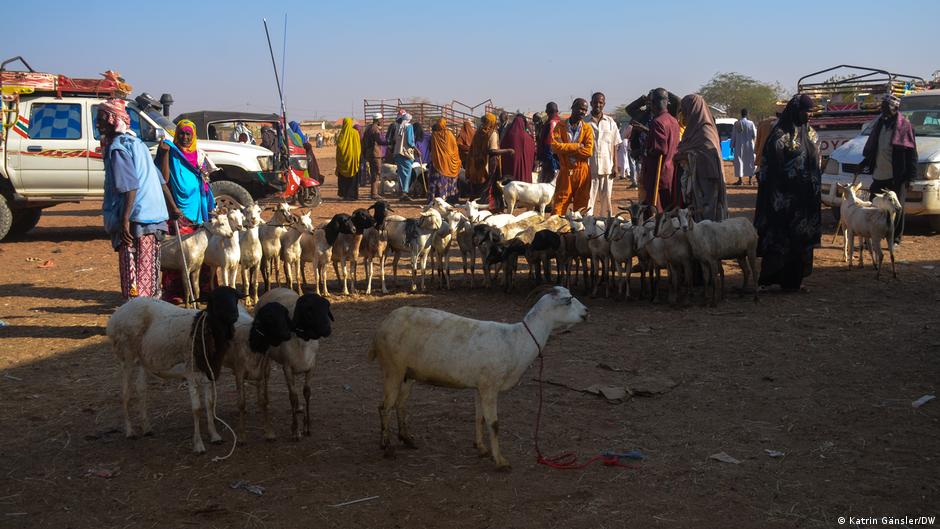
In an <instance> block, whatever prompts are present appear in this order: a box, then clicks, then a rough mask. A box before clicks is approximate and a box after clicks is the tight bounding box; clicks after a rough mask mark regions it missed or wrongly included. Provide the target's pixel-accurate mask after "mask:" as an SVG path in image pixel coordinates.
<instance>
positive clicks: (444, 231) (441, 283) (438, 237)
mask: <svg viewBox="0 0 940 529" xmlns="http://www.w3.org/2000/svg"><path fill="white" fill-rule="evenodd" d="M455 218H456V217H455ZM456 237H457V225H456V224H452V223H451V222H450V218H448V219H447V220H444V221H442V222H441V227H440V228H438V229H437V231H435V232H434V234H433V235H432V236H431V270H434V271H436V272H437V278H438V283H437V286H438V288H442V287H445V286H446V288H447V290H450V268H449V267H448V265H447V252H448V251H449V250H450V244H451V242H452V241H453V240H454V239H455V238H456Z"/></svg>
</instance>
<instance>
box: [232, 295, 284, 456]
mask: <svg viewBox="0 0 940 529" xmlns="http://www.w3.org/2000/svg"><path fill="white" fill-rule="evenodd" d="M293 327H294V326H293V323H292V322H291V319H290V314H289V313H288V311H287V308H286V307H285V306H284V305H282V304H280V303H269V304H267V305H265V306H264V307H262V308H259V309H258V310H257V311H256V312H255V316H254V318H252V316H251V315H250V314H248V312H247V311H246V310H245V309H244V308H242V307H241V306H239V307H238V321H236V322H235V335H234V339H233V340H232V347H231V349H230V350H229V352H228V354H226V355H225V358H224V359H223V360H222V365H223V366H225V367H228V368H229V369H231V370H232V374H233V375H235V388H236V392H237V393H238V435H239V436H240V437H241V438H242V439H246V438H247V437H246V435H245V415H246V413H245V412H246V406H245V380H253V381H257V382H258V407H259V408H261V413H262V417H263V421H264V438H265V439H267V440H269V441H272V440H274V438H275V435H274V430H273V429H272V428H271V419H270V416H269V415H268V380H269V378H270V362H269V359H270V357H269V349H270V348H271V347H277V346H279V345H281V344H282V343H283V342H286V341H287V340H289V339H290V338H291V331H292V329H293Z"/></svg>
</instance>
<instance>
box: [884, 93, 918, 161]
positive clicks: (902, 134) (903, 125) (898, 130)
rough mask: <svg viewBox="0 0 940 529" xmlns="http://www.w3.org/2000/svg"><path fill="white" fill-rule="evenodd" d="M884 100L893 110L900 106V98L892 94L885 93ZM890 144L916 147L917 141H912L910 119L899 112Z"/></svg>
mask: <svg viewBox="0 0 940 529" xmlns="http://www.w3.org/2000/svg"><path fill="white" fill-rule="evenodd" d="M884 100H885V102H887V103H888V105H890V106H891V108H893V109H895V110H897V109H899V108H901V99H900V98H899V97H898V96H896V95H894V94H885V98H884ZM891 145H893V146H895V147H904V148H906V149H916V148H917V143H916V142H915V141H914V128H913V127H911V122H910V120H908V119H907V118H905V117H904V116H902V115H901V113H900V112H898V118H897V122H896V123H895V124H894V133H893V134H892V135H891Z"/></svg>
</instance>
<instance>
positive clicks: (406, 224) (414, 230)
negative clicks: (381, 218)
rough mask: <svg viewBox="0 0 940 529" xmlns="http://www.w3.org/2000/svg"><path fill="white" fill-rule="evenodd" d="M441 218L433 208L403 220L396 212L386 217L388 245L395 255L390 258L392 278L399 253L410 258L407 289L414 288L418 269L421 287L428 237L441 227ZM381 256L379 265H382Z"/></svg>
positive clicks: (396, 270) (396, 269) (427, 250)
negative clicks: (409, 275)
mask: <svg viewBox="0 0 940 529" xmlns="http://www.w3.org/2000/svg"><path fill="white" fill-rule="evenodd" d="M442 223H443V220H442V219H441V214H440V213H438V211H437V210H436V209H429V210H427V211H424V212H422V213H421V214H420V215H419V216H418V218H416V219H405V218H403V217H400V216H398V215H393V216H390V217H388V219H387V220H386V226H387V231H388V248H387V250H391V251H392V252H393V253H394V254H395V256H394V258H393V259H392V278H393V280H395V282H396V283H397V282H398V261H399V259H400V258H401V254H402V253H406V254H407V255H408V256H409V257H410V258H411V291H412V292H415V291H417V290H418V286H417V274H418V268H420V269H421V290H424V275H425V271H426V270H427V263H428V254H429V253H430V251H431V244H430V243H431V237H432V235H433V234H434V232H436V231H437V230H439V229H440V228H441V224H442ZM388 253H389V252H388V251H386V253H385V256H383V259H382V261H383V263H382V267H383V268H384V267H385V263H384V260H385V259H384V257H387V256H388Z"/></svg>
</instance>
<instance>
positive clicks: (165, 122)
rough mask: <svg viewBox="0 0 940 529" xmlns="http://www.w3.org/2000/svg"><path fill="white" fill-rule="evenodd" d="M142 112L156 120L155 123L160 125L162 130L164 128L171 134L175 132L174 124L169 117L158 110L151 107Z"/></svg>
mask: <svg viewBox="0 0 940 529" xmlns="http://www.w3.org/2000/svg"><path fill="white" fill-rule="evenodd" d="M144 112H145V113H146V114H147V116H148V117H149V118H150V119H152V120H153V121H154V122H156V124H157V125H160V126H161V127H163V128H164V130H166V131H167V132H168V133H169V134H170V135H171V136H172V135H173V134H175V133H176V124H175V123H173V122H172V121H170V120H169V119H167V118H166V117H165V116H164V115H163V114H161V113H160V112H159V111H157V110H154V109H152V108H148V109H147V110H145V111H144Z"/></svg>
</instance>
